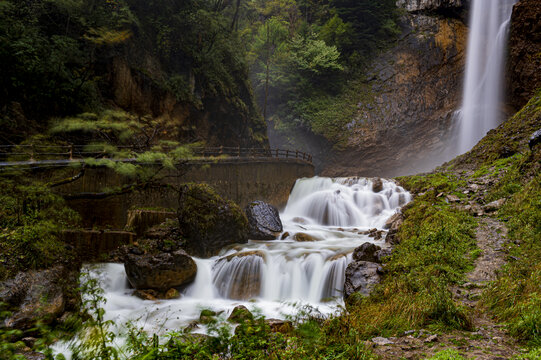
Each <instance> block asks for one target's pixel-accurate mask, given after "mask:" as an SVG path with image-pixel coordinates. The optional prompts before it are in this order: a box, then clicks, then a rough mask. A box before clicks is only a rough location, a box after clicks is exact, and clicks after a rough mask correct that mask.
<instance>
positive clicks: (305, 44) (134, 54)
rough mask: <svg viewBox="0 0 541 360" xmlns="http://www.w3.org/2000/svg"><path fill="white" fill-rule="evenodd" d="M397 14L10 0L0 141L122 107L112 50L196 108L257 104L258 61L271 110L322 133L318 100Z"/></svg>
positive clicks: (323, 3)
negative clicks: (214, 103)
mask: <svg viewBox="0 0 541 360" xmlns="http://www.w3.org/2000/svg"><path fill="white" fill-rule="evenodd" d="M395 19H396V9H395V5H394V1H393V0H384V1H375V0H363V1H346V0H298V1H295V0H271V1H262V0H253V1H252V0H229V1H223V0H198V1H195V0H192V1H178V0H165V1H140V0H93V1H90V0H46V1H31V0H29V1H19V0H6V1H2V3H1V4H0V62H1V64H2V67H3V71H2V77H1V78H0V82H1V87H2V96H1V99H0V112H1V117H0V124H1V125H2V126H3V127H4V128H5V129H7V133H8V134H9V133H12V134H16V137H15V138H10V139H9V141H8V139H6V138H3V139H2V140H1V141H2V142H4V143H5V142H13V140H15V141H16V142H18V141H21V140H22V139H23V137H24V135H22V134H30V133H32V132H33V131H35V130H36V129H43V128H45V127H46V126H47V125H48V119H49V118H51V117H59V116H60V117H64V116H69V115H74V114H77V113H82V112H89V111H92V112H100V111H103V110H106V109H107V108H110V107H111V106H113V105H112V104H111V98H112V97H113V96H112V94H111V91H112V90H111V89H110V84H109V79H110V72H111V62H112V59H114V58H115V57H124V58H128V59H129V61H130V63H131V65H132V68H136V69H137V70H138V71H140V72H141V73H143V74H145V75H148V76H149V77H150V78H151V79H152V81H153V83H154V84H153V85H154V86H157V87H158V88H159V89H162V90H163V91H166V92H169V93H172V94H174V96H175V97H176V98H177V100H178V101H182V102H186V103H189V104H191V105H192V106H193V107H194V108H196V109H197V108H202V107H203V102H204V99H205V98H208V97H210V96H222V97H224V98H226V99H228V101H230V102H231V103H234V104H235V106H236V107H238V108H241V109H242V108H246V107H249V104H246V101H245V99H243V97H242V96H241V95H242V94H241V93H242V92H243V90H242V89H239V79H243V78H245V79H246V78H247V71H248V66H249V68H250V73H251V80H252V83H253V87H254V89H255V94H256V97H257V100H258V103H259V105H260V113H261V114H262V115H264V116H265V117H266V118H271V117H272V118H274V119H280V118H283V119H282V120H283V121H285V122H284V124H286V125H287V124H290V125H295V126H297V125H298V124H299V123H301V124H302V125H305V126H308V128H314V129H315V130H316V132H317V122H316V118H317V117H318V116H321V114H318V111H319V109H318V108H319V107H321V106H322V105H324V104H326V103H328V102H329V101H331V100H332V97H334V96H337V95H339V94H341V93H343V92H344V86H345V84H346V82H345V79H346V78H347V77H348V75H349V74H351V73H354V72H355V71H357V70H358V69H359V68H362V64H363V61H365V60H366V59H367V58H369V57H370V55H371V54H373V53H374V51H376V50H377V49H379V48H381V47H383V46H385V44H386V42H387V41H388V40H391V39H393V37H394V36H395V35H396V33H397V26H396V23H395ZM149 59H151V60H149ZM244 97H245V96H244ZM124 110H127V111H130V109H124ZM284 114H287V115H286V116H285V115H284Z"/></svg>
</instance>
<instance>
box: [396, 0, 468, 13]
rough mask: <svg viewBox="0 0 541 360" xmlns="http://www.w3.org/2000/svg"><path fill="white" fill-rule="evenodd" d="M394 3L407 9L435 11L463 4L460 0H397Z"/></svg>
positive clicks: (455, 7) (458, 6)
mask: <svg viewBox="0 0 541 360" xmlns="http://www.w3.org/2000/svg"><path fill="white" fill-rule="evenodd" d="M396 5H397V6H398V7H401V8H404V9H406V10H407V11H410V12H415V11H427V10H428V11H435V10H439V11H442V10H445V9H461V8H462V7H463V6H464V1H462V0H397V1H396Z"/></svg>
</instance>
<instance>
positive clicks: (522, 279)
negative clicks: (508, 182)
mask: <svg viewBox="0 0 541 360" xmlns="http://www.w3.org/2000/svg"><path fill="white" fill-rule="evenodd" d="M501 216H502V217H503V218H505V219H509V221H508V223H507V226H508V229H509V239H510V240H511V241H513V242H516V243H517V244H515V245H514V246H513V247H512V249H511V253H510V255H512V256H514V258H515V259H518V260H516V261H513V262H510V263H509V264H508V265H507V266H505V267H504V269H503V271H502V273H501V276H500V278H499V279H498V280H497V281H496V282H495V283H494V284H493V285H492V286H491V287H490V288H489V289H488V290H487V293H486V296H485V300H484V304H485V305H486V306H487V307H488V308H489V309H490V310H491V311H492V312H493V314H494V315H495V316H496V317H497V318H499V319H500V320H502V321H505V322H507V323H508V325H509V330H510V333H511V335H513V336H516V337H518V338H519V339H521V340H523V341H525V342H528V343H530V344H531V345H535V346H541V292H540V289H541V262H540V259H541V175H540V174H538V175H537V176H536V177H535V178H533V179H532V180H531V181H530V182H529V183H527V184H525V185H524V186H523V188H522V190H521V191H519V192H517V193H515V194H514V195H513V196H512V198H511V199H510V201H508V203H507V204H506V206H505V207H504V208H503V210H502V213H501Z"/></svg>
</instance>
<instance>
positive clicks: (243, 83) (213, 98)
mask: <svg viewBox="0 0 541 360" xmlns="http://www.w3.org/2000/svg"><path fill="white" fill-rule="evenodd" d="M125 51H126V52H125V53H124V54H122V55H119V56H115V57H113V58H111V60H110V63H109V64H107V65H106V67H105V75H104V80H105V81H104V82H103V86H102V89H103V90H102V91H103V97H105V98H107V99H110V100H109V101H110V103H112V104H111V105H113V106H114V107H120V108H122V109H123V110H126V111H129V112H133V113H136V114H138V115H140V116H147V115H150V116H152V117H154V118H162V119H164V120H165V121H166V122H167V123H168V124H169V125H170V129H168V132H169V137H173V138H175V139H179V140H185V141H205V143H206V145H207V146H220V145H223V146H241V147H265V146H267V145H268V140H267V137H266V127H265V124H264V122H263V120H262V118H261V116H260V114H259V113H258V111H257V109H256V107H255V101H254V98H253V95H252V93H251V88H250V85H249V83H248V74H247V73H246V74H236V78H235V83H236V84H235V85H236V92H237V93H236V94H231V95H232V96H231V97H228V96H224V95H216V94H204V93H200V94H199V93H198V94H195V93H196V92H197V83H196V82H195V80H194V83H193V85H192V91H193V93H194V96H195V97H197V98H198V100H199V102H200V103H199V104H198V106H196V105H194V104H193V103H192V102H189V101H182V100H179V99H177V98H176V97H175V96H174V94H172V93H171V92H169V91H168V90H166V89H165V87H164V86H162V85H161V83H160V82H161V81H163V79H162V78H163V71H162V69H161V66H160V63H159V62H158V60H156V59H155V58H154V57H152V56H151V55H148V54H145V53H144V52H142V53H141V55H140V56H133V53H131V51H133V50H132V49H130V48H127V49H126V50H125Z"/></svg>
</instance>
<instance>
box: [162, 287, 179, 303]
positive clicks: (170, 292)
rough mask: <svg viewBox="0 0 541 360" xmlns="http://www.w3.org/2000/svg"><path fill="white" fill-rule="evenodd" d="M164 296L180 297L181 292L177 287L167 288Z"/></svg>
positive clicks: (168, 298)
mask: <svg viewBox="0 0 541 360" xmlns="http://www.w3.org/2000/svg"><path fill="white" fill-rule="evenodd" d="M163 298H164V299H165V300H172V299H178V298H180V293H179V292H178V290H177V289H175V288H171V289H169V290H167V291H166V292H165V294H164V296H163Z"/></svg>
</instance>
